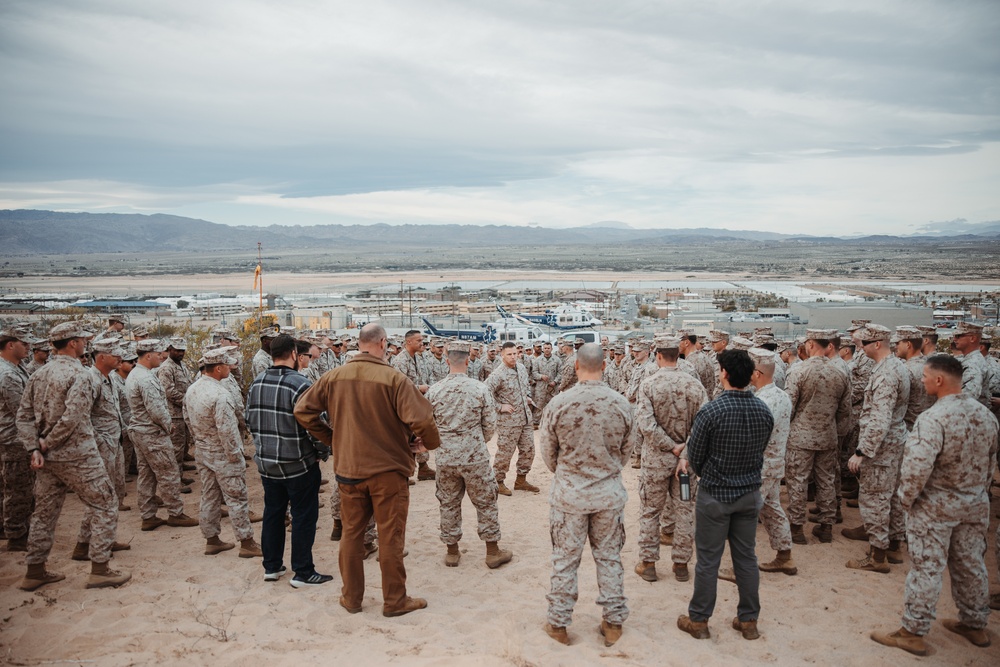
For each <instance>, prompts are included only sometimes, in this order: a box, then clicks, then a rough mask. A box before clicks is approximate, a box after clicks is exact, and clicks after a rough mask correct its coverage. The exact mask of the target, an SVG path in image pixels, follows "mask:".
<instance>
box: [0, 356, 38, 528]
mask: <svg viewBox="0 0 1000 667" xmlns="http://www.w3.org/2000/svg"><path fill="white" fill-rule="evenodd" d="M27 384H28V374H27V373H26V372H25V371H24V370H23V369H22V368H21V367H20V366H18V365H15V364H12V363H10V362H9V361H7V360H6V359H0V518H2V528H3V531H4V534H5V535H6V536H7V537H8V538H19V537H23V536H24V534H25V533H27V532H28V519H29V518H30V517H31V510H32V508H33V507H34V502H35V501H34V498H35V497H34V485H35V473H34V472H33V471H32V470H31V465H30V458H29V455H28V453H27V452H26V451H25V449H24V445H22V444H21V440H20V437H19V436H18V433H17V409H18V406H19V405H20V404H21V397H22V396H23V395H24V388H25V386H27Z"/></svg>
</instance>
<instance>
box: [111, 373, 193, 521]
mask: <svg viewBox="0 0 1000 667" xmlns="http://www.w3.org/2000/svg"><path fill="white" fill-rule="evenodd" d="M125 398H126V399H127V401H128V405H129V409H130V410H131V412H132V417H131V421H130V422H129V425H128V434H129V438H131V440H132V444H133V445H134V446H135V458H136V468H137V469H138V471H139V477H138V479H137V480H136V495H137V496H138V497H139V511H140V513H141V515H142V518H143V519H150V518H152V517H153V516H155V515H156V503H155V502H153V496H155V495H159V497H160V499H161V500H162V501H163V506H164V507H165V508H166V510H167V512H168V513H169V514H170V515H171V516H177V515H178V514H182V513H183V512H184V503H183V502H182V501H181V474H180V469H179V467H178V466H177V457H176V455H175V454H174V448H173V443H172V442H171V441H170V426H171V418H170V411H169V409H168V408H167V397H166V394H165V393H164V391H163V385H161V384H160V381H159V380H157V379H156V376H155V375H154V374H153V372H152V371H150V370H149V369H148V368H146V367H145V366H143V365H142V364H136V365H135V368H133V369H132V372H131V373H129V374H128V377H127V378H125Z"/></svg>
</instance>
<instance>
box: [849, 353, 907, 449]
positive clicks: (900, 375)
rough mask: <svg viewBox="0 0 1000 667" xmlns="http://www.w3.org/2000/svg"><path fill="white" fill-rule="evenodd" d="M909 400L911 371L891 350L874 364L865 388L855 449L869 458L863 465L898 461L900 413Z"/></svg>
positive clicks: (901, 430) (902, 440)
mask: <svg viewBox="0 0 1000 667" xmlns="http://www.w3.org/2000/svg"><path fill="white" fill-rule="evenodd" d="M909 400H910V372H909V371H907V370H906V367H905V366H904V365H903V362H902V361H900V360H899V359H897V358H896V357H895V356H894V355H891V354H890V355H889V356H888V357H886V358H885V359H883V360H882V361H880V362H878V363H877V364H875V367H874V368H873V369H872V374H871V378H870V379H869V380H868V387H867V388H866V389H865V400H864V407H862V409H861V420H860V421H859V426H860V428H861V431H860V433H859V435H858V449H860V450H861V452H862V454H864V455H865V456H866V457H867V458H868V460H867V461H865V465H875V466H896V465H899V461H900V459H901V458H902V456H903V444H904V443H905V442H906V424H905V423H904V422H903V417H905V416H906V404H907V402H908V401H909Z"/></svg>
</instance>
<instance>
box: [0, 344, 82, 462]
mask: <svg viewBox="0 0 1000 667" xmlns="http://www.w3.org/2000/svg"><path fill="white" fill-rule="evenodd" d="M93 407H94V383H93V380H92V379H91V376H90V373H89V372H88V371H87V370H86V369H85V368H84V367H83V364H81V363H80V361H79V360H78V359H73V358H72V357H69V356H67V355H64V354H55V355H52V358H51V359H50V360H49V362H48V363H47V364H45V366H44V367H43V368H42V369H41V370H39V371H38V372H37V373H35V374H34V375H32V376H31V378H30V379H29V380H28V384H27V386H26V387H25V389H24V395H23V396H21V404H20V406H18V410H17V433H18V436H19V437H20V440H21V444H23V445H24V448H25V449H28V450H31V449H38V439H39V438H45V444H46V445H47V446H48V448H49V451H48V452H46V453H45V458H46V460H49V461H73V460H76V459H81V458H86V457H88V456H91V455H94V456H97V455H98V452H97V441H96V440H95V438H94V426H93V424H92V423H91V421H90V411H91V409H92V408H93Z"/></svg>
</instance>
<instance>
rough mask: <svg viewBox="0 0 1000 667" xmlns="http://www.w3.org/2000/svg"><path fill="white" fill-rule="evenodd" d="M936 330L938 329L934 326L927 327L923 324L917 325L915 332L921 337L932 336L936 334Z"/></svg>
mask: <svg viewBox="0 0 1000 667" xmlns="http://www.w3.org/2000/svg"><path fill="white" fill-rule="evenodd" d="M937 330H938V329H937V327H935V326H927V325H925V324H920V325H917V331H919V332H920V335H921V336H929V335H932V334H936V333H937Z"/></svg>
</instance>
